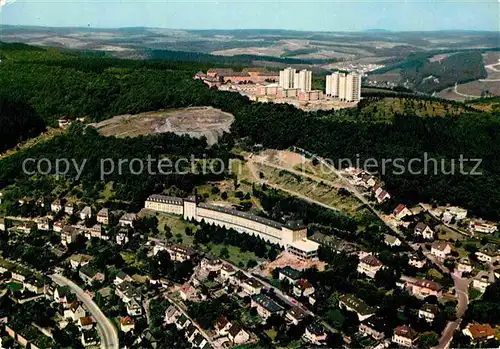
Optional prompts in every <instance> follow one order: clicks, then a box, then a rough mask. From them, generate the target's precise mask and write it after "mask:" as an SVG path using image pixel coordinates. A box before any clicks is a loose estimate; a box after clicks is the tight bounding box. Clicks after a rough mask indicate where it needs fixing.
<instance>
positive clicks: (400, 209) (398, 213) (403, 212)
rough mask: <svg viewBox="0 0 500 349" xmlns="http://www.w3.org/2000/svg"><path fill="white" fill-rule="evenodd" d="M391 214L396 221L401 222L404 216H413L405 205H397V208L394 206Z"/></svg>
mask: <svg viewBox="0 0 500 349" xmlns="http://www.w3.org/2000/svg"><path fill="white" fill-rule="evenodd" d="M392 214H393V215H394V217H395V218H396V219H397V220H401V219H403V218H404V217H406V216H411V215H413V213H412V212H411V211H410V210H409V209H408V208H407V207H406V205H405V204H399V205H398V206H396V208H395V209H394V211H393V212H392Z"/></svg>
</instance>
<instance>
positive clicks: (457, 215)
mask: <svg viewBox="0 0 500 349" xmlns="http://www.w3.org/2000/svg"><path fill="white" fill-rule="evenodd" d="M466 217H467V210H466V209H463V208H461V207H455V206H451V207H447V208H446V211H445V212H444V213H443V217H442V219H443V221H444V222H445V223H451V221H452V220H453V219H454V220H455V221H461V220H464V219H465V218H466Z"/></svg>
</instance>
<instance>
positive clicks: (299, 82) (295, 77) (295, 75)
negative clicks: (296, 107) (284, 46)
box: [279, 68, 312, 92]
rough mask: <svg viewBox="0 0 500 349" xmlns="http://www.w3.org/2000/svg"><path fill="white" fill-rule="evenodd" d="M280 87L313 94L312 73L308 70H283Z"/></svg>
mask: <svg viewBox="0 0 500 349" xmlns="http://www.w3.org/2000/svg"><path fill="white" fill-rule="evenodd" d="M279 86H280V87H281V88H283V89H285V90H286V89H298V90H300V91H301V92H311V90H312V72H311V71H310V70H306V69H303V70H301V71H299V72H297V70H296V69H294V68H286V69H284V70H281V71H280V80H279Z"/></svg>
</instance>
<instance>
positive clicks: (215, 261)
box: [191, 251, 223, 273]
mask: <svg viewBox="0 0 500 349" xmlns="http://www.w3.org/2000/svg"><path fill="white" fill-rule="evenodd" d="M194 252H195V253H194V254H193V256H192V257H191V258H193V257H194V256H196V254H197V253H198V252H197V251H194ZM222 265H223V263H222V261H221V260H220V259H219V258H217V257H215V256H213V255H212V254H205V256H204V257H203V259H202V260H201V262H200V266H201V268H202V269H204V270H206V271H208V272H211V271H213V272H217V273H218V272H219V271H220V270H221V269H222Z"/></svg>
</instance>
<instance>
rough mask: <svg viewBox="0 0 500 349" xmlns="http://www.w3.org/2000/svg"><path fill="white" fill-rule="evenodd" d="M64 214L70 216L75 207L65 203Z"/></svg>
mask: <svg viewBox="0 0 500 349" xmlns="http://www.w3.org/2000/svg"><path fill="white" fill-rule="evenodd" d="M64 213H66V214H68V215H70V216H71V215H72V214H73V213H75V206H74V205H73V204H72V203H71V202H67V203H66V205H64Z"/></svg>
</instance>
